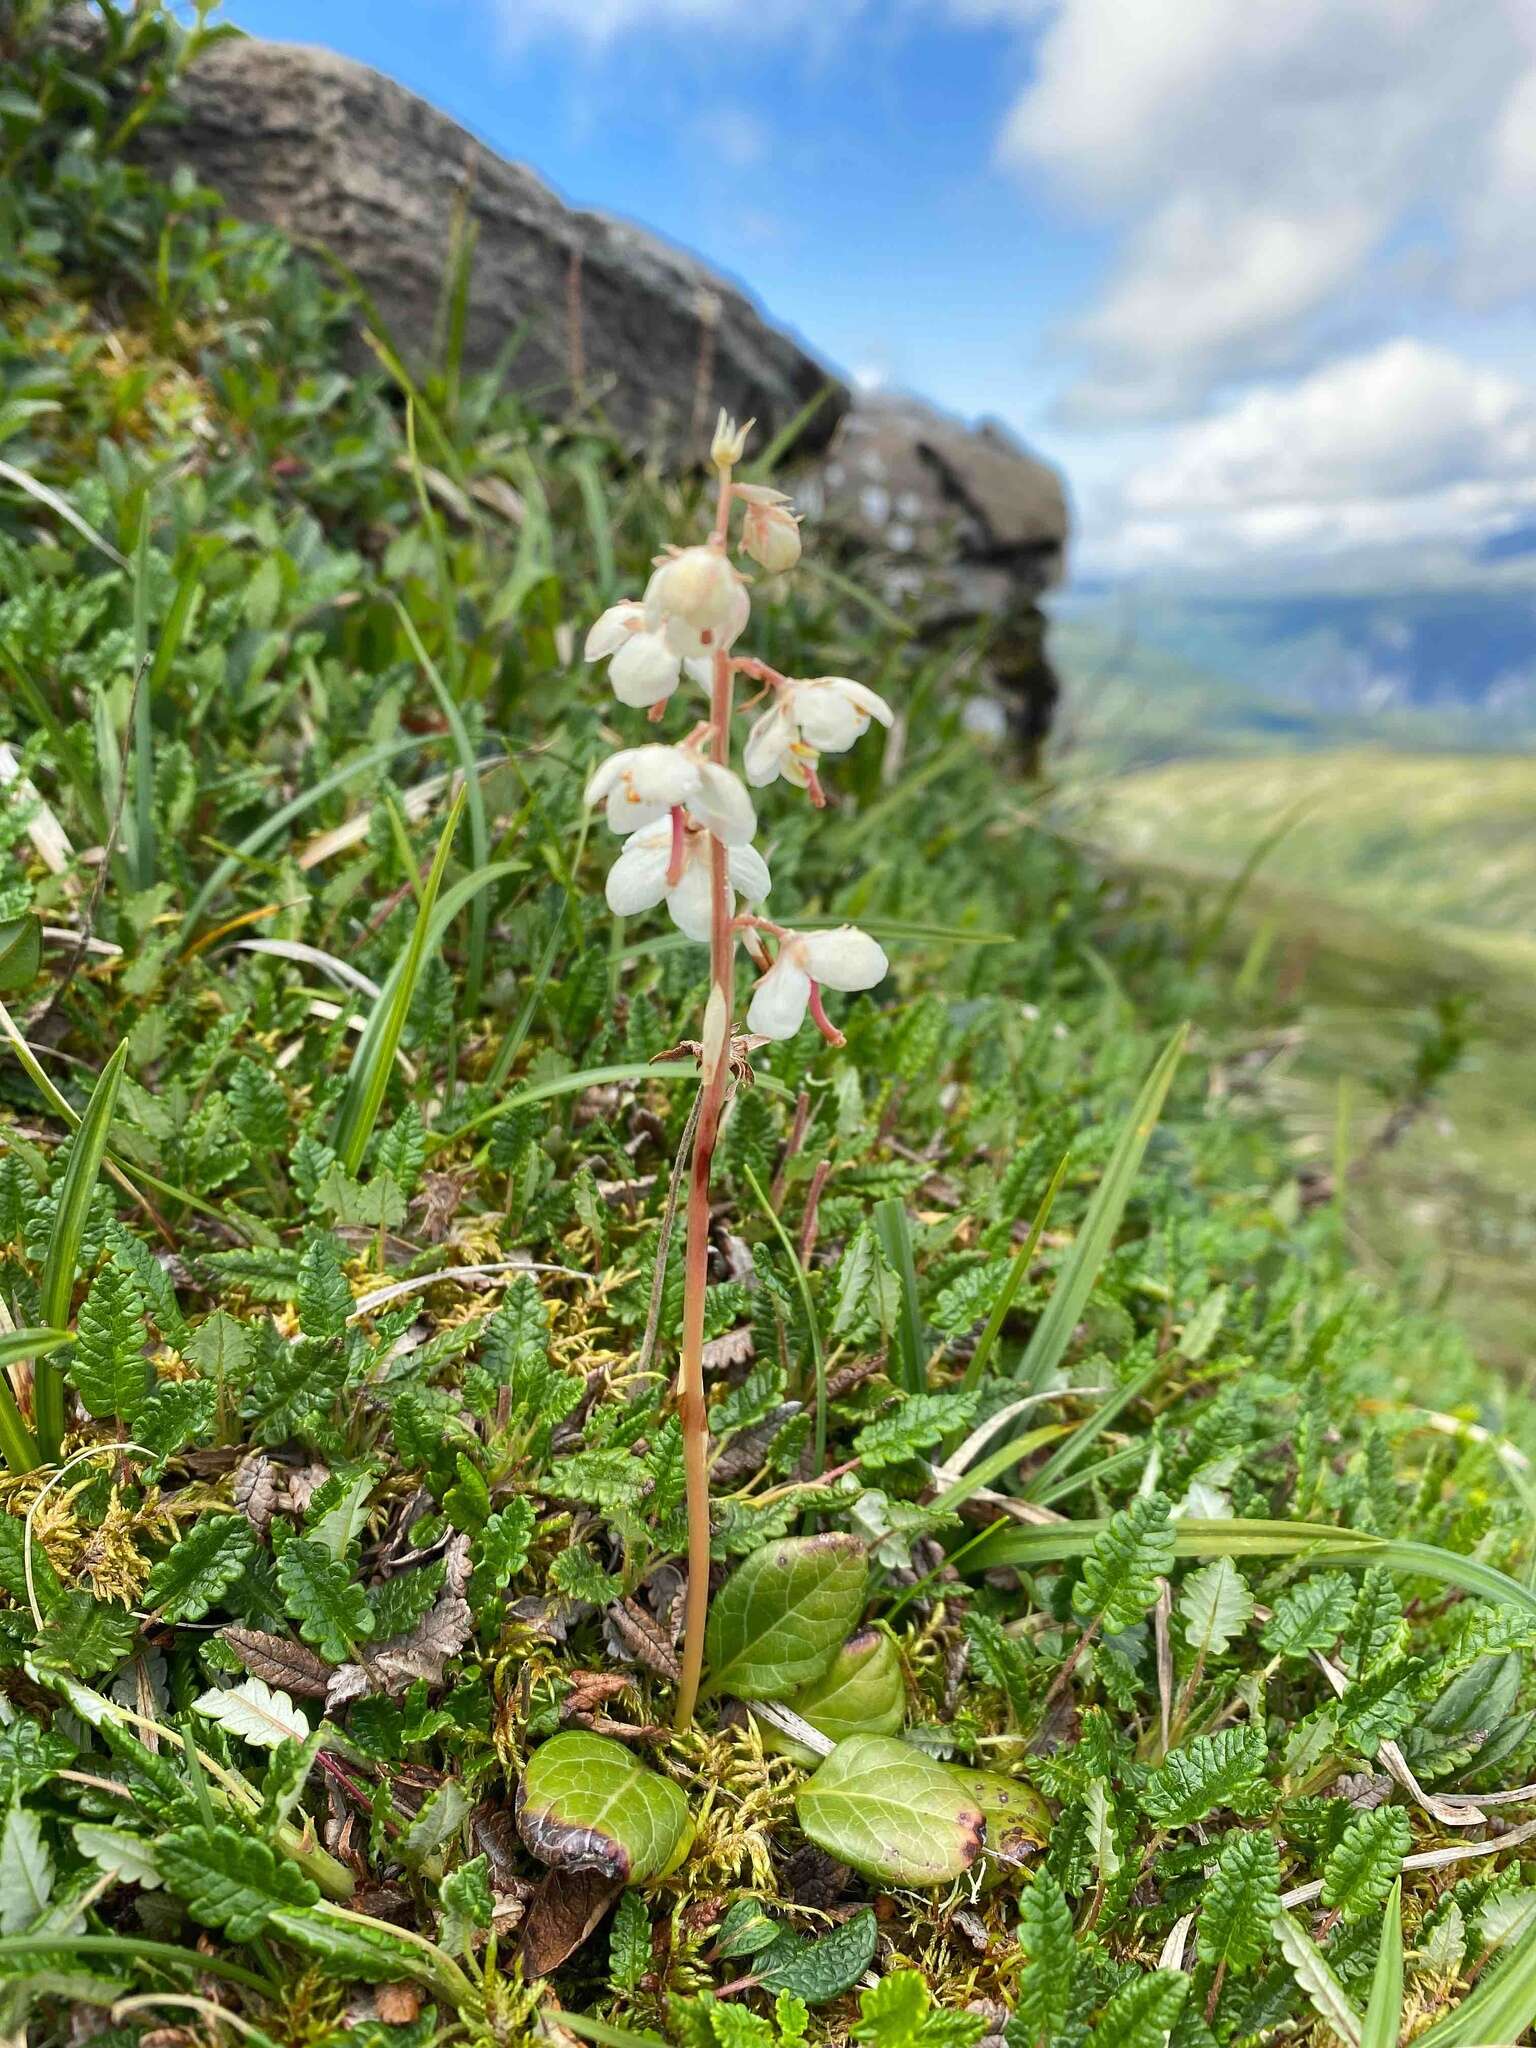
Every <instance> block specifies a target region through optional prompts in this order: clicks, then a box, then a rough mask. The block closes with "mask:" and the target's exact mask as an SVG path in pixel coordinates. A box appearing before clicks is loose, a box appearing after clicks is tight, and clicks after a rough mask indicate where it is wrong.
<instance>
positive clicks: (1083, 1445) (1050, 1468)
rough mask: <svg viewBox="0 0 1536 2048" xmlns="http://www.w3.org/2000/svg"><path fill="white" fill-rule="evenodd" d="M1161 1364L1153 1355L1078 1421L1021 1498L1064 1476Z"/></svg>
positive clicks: (1135, 1398) (1034, 1497)
mask: <svg viewBox="0 0 1536 2048" xmlns="http://www.w3.org/2000/svg"><path fill="white" fill-rule="evenodd" d="M1164 1363H1165V1361H1164V1360H1163V1359H1161V1358H1154V1359H1153V1361H1152V1363H1151V1364H1150V1365H1147V1366H1143V1367H1142V1369H1141V1371H1140V1372H1138V1373H1133V1374H1132V1375H1131V1377H1130V1378H1129V1379H1128V1380H1127V1381H1126V1383H1125V1385H1124V1386H1123V1387H1117V1388H1116V1389H1115V1391H1114V1393H1112V1394H1111V1395H1110V1397H1109V1399H1108V1400H1107V1401H1103V1402H1101V1403H1100V1404H1099V1406H1098V1407H1097V1408H1095V1409H1094V1411H1093V1413H1092V1414H1091V1415H1089V1416H1087V1417H1086V1418H1085V1419H1084V1420H1083V1421H1082V1422H1080V1423H1079V1424H1078V1426H1077V1428H1076V1429H1074V1430H1073V1432H1072V1434H1071V1435H1070V1436H1069V1437H1068V1438H1067V1440H1066V1442H1065V1443H1064V1444H1062V1445H1061V1446H1060V1447H1059V1448H1058V1449H1057V1450H1055V1451H1053V1452H1052V1454H1051V1456H1050V1457H1049V1458H1047V1460H1046V1461H1045V1463H1044V1464H1043V1465H1042V1466H1041V1467H1040V1470H1039V1471H1038V1472H1037V1473H1035V1475H1034V1477H1033V1478H1032V1479H1031V1480H1030V1482H1029V1484H1028V1485H1027V1486H1026V1487H1025V1488H1024V1498H1025V1499H1026V1500H1033V1501H1038V1500H1039V1499H1040V1498H1041V1495H1042V1492H1043V1491H1044V1490H1047V1489H1050V1488H1053V1487H1055V1486H1056V1485H1057V1483H1058V1481H1060V1480H1062V1479H1065V1478H1066V1476H1067V1474H1068V1473H1069V1472H1070V1471H1071V1470H1072V1468H1073V1466H1074V1465H1076V1463H1077V1462H1078V1460H1079V1459H1080V1458H1081V1457H1082V1455H1083V1453H1084V1452H1085V1451H1087V1450H1089V1449H1090V1448H1091V1447H1092V1445H1093V1444H1094V1443H1095V1441H1096V1440H1097V1439H1098V1438H1099V1437H1100V1436H1102V1434H1103V1433H1104V1431H1105V1430H1106V1429H1108V1427H1109V1425H1110V1424H1111V1423H1112V1422H1113V1421H1114V1419H1115V1417H1116V1416H1117V1415H1119V1414H1120V1413H1122V1411H1123V1410H1125V1409H1126V1408H1129V1407H1130V1405H1131V1403H1132V1402H1133V1401H1139V1400H1140V1399H1141V1397H1142V1395H1143V1394H1144V1393H1146V1391H1147V1389H1148V1388H1149V1387H1150V1386H1151V1384H1152V1382H1153V1381H1154V1380H1155V1379H1156V1378H1157V1377H1158V1375H1159V1373H1161V1371H1162V1369H1163V1366H1164Z"/></svg>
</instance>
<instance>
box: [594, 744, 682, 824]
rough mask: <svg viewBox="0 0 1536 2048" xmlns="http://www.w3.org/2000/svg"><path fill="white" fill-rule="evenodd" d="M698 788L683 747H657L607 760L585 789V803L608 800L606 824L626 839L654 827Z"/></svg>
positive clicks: (635, 749) (631, 750) (624, 752)
mask: <svg viewBox="0 0 1536 2048" xmlns="http://www.w3.org/2000/svg"><path fill="white" fill-rule="evenodd" d="M698 786H699V764H698V762H697V760H696V759H695V758H694V756H693V755H692V754H689V753H686V752H685V751H684V750H683V748H681V747H667V746H662V745H661V744H660V743H659V742H655V743H653V744H651V745H650V746H646V747H625V748H624V749H623V750H622V752H620V753H617V754H613V755H610V757H609V758H608V759H607V760H606V761H604V762H603V764H602V766H601V767H600V768H598V769H597V771H596V773H595V774H594V775H593V777H592V780H591V781H590V782H589V783H588V784H587V802H588V803H589V804H590V803H597V802H599V801H600V800H601V799H602V798H604V797H606V798H607V799H608V823H609V824H610V825H611V826H612V827H613V829H614V831H615V832H619V833H622V834H623V835H624V836H625V837H628V835H629V834H630V833H631V832H639V831H641V830H643V828H644V827H645V826H647V825H654V824H655V823H656V821H657V820H658V819H659V818H664V817H665V816H666V815H667V813H668V811H670V810H671V809H672V807H673V805H674V804H684V803H687V801H688V800H689V798H690V797H691V796H692V795H693V794H694V792H695V791H696V790H697V788H698Z"/></svg>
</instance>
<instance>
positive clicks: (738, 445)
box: [709, 405, 757, 469]
mask: <svg viewBox="0 0 1536 2048" xmlns="http://www.w3.org/2000/svg"><path fill="white" fill-rule="evenodd" d="M756 425H757V421H756V420H748V421H746V423H745V424H744V425H743V426H739V427H738V426H737V424H736V422H735V421H734V420H733V419H732V418H731V417H730V415H729V413H727V411H726V409H725V407H724V406H723V405H722V406H721V408H720V417H719V418H718V419H717V420H716V421H715V438H714V440H713V441H712V442H711V443H710V448H709V459H710V461H711V462H712V463H713V464H714V465H715V467H716V469H734V468H735V467H736V465H737V463H738V462H740V460H741V458H742V457H743V455H745V454H746V452H747V436H748V434H750V433H751V431H752V429H753V428H754V427H755V426H756Z"/></svg>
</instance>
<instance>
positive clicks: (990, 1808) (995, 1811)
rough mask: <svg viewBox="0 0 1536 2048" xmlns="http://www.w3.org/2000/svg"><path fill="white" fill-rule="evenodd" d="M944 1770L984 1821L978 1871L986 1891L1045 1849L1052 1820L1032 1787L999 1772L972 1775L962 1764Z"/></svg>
mask: <svg viewBox="0 0 1536 2048" xmlns="http://www.w3.org/2000/svg"><path fill="white" fill-rule="evenodd" d="M948 1768H949V1769H950V1770H951V1771H953V1773H954V1774H955V1776H956V1777H957V1778H958V1779H959V1780H960V1781H961V1783H962V1784H963V1785H964V1787H965V1789H966V1791H967V1792H968V1793H969V1794H970V1796H971V1798H972V1799H974V1800H975V1802H976V1804H977V1805H978V1806H979V1807H980V1808H981V1812H982V1818H983V1819H984V1820H985V1821H986V1824H987V1848H986V1854H985V1856H984V1857H983V1858H982V1869H983V1872H984V1881H985V1883H986V1885H987V1886H988V1888H989V1889H990V1887H991V1886H993V1885H996V1884H1000V1883H1001V1882H1002V1880H1003V1878H1004V1877H1006V1876H1007V1875H1008V1873H1009V1872H1010V1871H1017V1870H1019V1869H1020V1868H1021V1867H1022V1866H1023V1865H1024V1864H1025V1862H1026V1861H1027V1860H1028V1857H1029V1853H1030V1851H1031V1850H1034V1849H1043V1848H1044V1847H1045V1845H1046V1843H1047V1842H1048V1841H1049V1840H1050V1834H1051V1828H1052V1827H1053V1825H1054V1817H1053V1815H1052V1813H1051V1809H1050V1808H1049V1807H1048V1806H1047V1805H1046V1803H1045V1801H1044V1800H1043V1799H1042V1798H1041V1797H1040V1794H1039V1793H1038V1792H1037V1791H1036V1790H1035V1788H1034V1786H1033V1785H1026V1784H1025V1782H1024V1780H1023V1779H1022V1778H1008V1777H1005V1776H1004V1775H1003V1773H1002V1772H1001V1771H973V1770H971V1769H970V1768H969V1767H968V1766H966V1765H964V1764H951V1765H949V1767H948Z"/></svg>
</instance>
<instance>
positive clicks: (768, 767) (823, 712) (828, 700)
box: [742, 676, 894, 789]
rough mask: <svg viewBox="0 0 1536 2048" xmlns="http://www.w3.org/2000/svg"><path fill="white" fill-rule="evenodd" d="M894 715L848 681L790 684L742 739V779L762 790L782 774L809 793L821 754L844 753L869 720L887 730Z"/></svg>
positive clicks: (868, 692) (874, 694)
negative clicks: (744, 778) (745, 777)
mask: <svg viewBox="0 0 1536 2048" xmlns="http://www.w3.org/2000/svg"><path fill="white" fill-rule="evenodd" d="M893 716H894V714H893V713H892V710H891V707H890V705H889V704H887V703H886V701H885V699H884V698H883V697H882V696H880V695H879V694H878V692H876V691H874V690H871V689H867V688H866V687H865V685H864V684H863V683H855V682H852V681H851V680H850V679H849V678H848V677H847V676H816V677H814V678H812V680H810V681H809V682H792V683H790V684H788V685H787V686H786V687H785V688H783V689H781V690H780V691H779V692H778V700H777V702H776V703H775V704H774V705H773V707H772V708H771V709H770V710H768V711H765V712H764V713H763V715H762V717H761V718H760V719H758V720H757V722H756V724H755V725H754V726H753V728H752V730H751V732H750V733H749V734H748V735H747V744H746V748H745V751H744V753H743V757H742V766H743V767H744V768H745V770H746V775H747V780H748V782H750V783H752V784H753V786H754V787H755V788H758V789H761V788H762V787H763V786H764V785H765V784H767V783H770V782H772V781H773V780H774V779H775V777H777V776H780V775H782V776H783V778H784V780H785V781H786V782H793V783H797V784H798V785H799V786H800V788H801V789H809V788H810V787H811V785H812V782H813V779H814V777H815V774H816V763H817V761H818V760H819V758H820V757H821V755H823V754H842V753H846V752H847V750H848V749H849V747H851V746H852V745H853V743H854V741H855V740H856V739H857V738H858V737H859V735H860V733H862V732H865V731H867V730H868V727H869V721H870V720H871V719H872V718H878V719H879V721H880V723H881V724H882V725H889V724H890V722H891V719H892V717H893Z"/></svg>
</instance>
